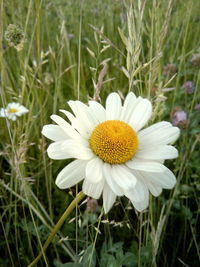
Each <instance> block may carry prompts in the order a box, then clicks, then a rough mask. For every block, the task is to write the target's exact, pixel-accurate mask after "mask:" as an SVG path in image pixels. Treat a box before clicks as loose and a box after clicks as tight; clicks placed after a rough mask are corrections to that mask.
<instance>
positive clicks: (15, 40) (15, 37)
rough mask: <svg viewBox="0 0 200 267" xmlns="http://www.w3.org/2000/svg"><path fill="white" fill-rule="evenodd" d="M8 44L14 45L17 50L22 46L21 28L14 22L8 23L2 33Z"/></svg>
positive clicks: (22, 34)
mask: <svg viewBox="0 0 200 267" xmlns="http://www.w3.org/2000/svg"><path fill="white" fill-rule="evenodd" d="M4 37H5V39H6V41H7V42H8V44H9V46H14V47H15V48H16V49H17V50H18V51H20V50H22V49H23V47H24V42H25V37H24V32H23V31H22V29H21V28H20V27H19V26H18V25H15V24H9V25H8V27H7V29H6V31H5V35H4Z"/></svg>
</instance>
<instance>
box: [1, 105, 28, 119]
mask: <svg viewBox="0 0 200 267" xmlns="http://www.w3.org/2000/svg"><path fill="white" fill-rule="evenodd" d="M27 112H28V109H27V108H25V107H24V106H22V105H20V104H19V103H15V102H12V103H9V104H8V105H7V107H6V108H1V109H0V117H4V118H5V117H6V118H8V119H9V120H13V121H16V119H17V117H20V116H21V115H23V114H25V113H27Z"/></svg>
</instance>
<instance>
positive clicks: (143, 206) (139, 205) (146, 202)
mask: <svg viewBox="0 0 200 267" xmlns="http://www.w3.org/2000/svg"><path fill="white" fill-rule="evenodd" d="M131 202H132V204H133V206H134V208H135V209H136V210H137V211H139V212H141V211H143V210H145V209H146V208H147V207H148V205H149V198H145V199H143V200H142V201H140V202H135V201H131Z"/></svg>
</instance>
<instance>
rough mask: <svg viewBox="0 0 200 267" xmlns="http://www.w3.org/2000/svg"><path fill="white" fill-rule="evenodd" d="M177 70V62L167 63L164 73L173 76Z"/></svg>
mask: <svg viewBox="0 0 200 267" xmlns="http://www.w3.org/2000/svg"><path fill="white" fill-rule="evenodd" d="M176 71H177V68H176V65H175V64H167V65H165V66H164V69H163V74H164V75H165V76H167V77H172V76H173V75H174V74H175V73H176Z"/></svg>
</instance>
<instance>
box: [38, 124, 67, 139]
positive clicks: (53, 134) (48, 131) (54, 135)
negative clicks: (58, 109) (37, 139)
mask: <svg viewBox="0 0 200 267" xmlns="http://www.w3.org/2000/svg"><path fill="white" fill-rule="evenodd" d="M42 134H43V135H44V136H46V137H47V138H49V139H50V140H53V141H61V140H66V139H68V138H69V136H68V135H67V134H66V133H65V132H64V131H63V130H62V129H61V128H60V126H58V125H54V124H47V125H45V126H44V127H43V129H42Z"/></svg>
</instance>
